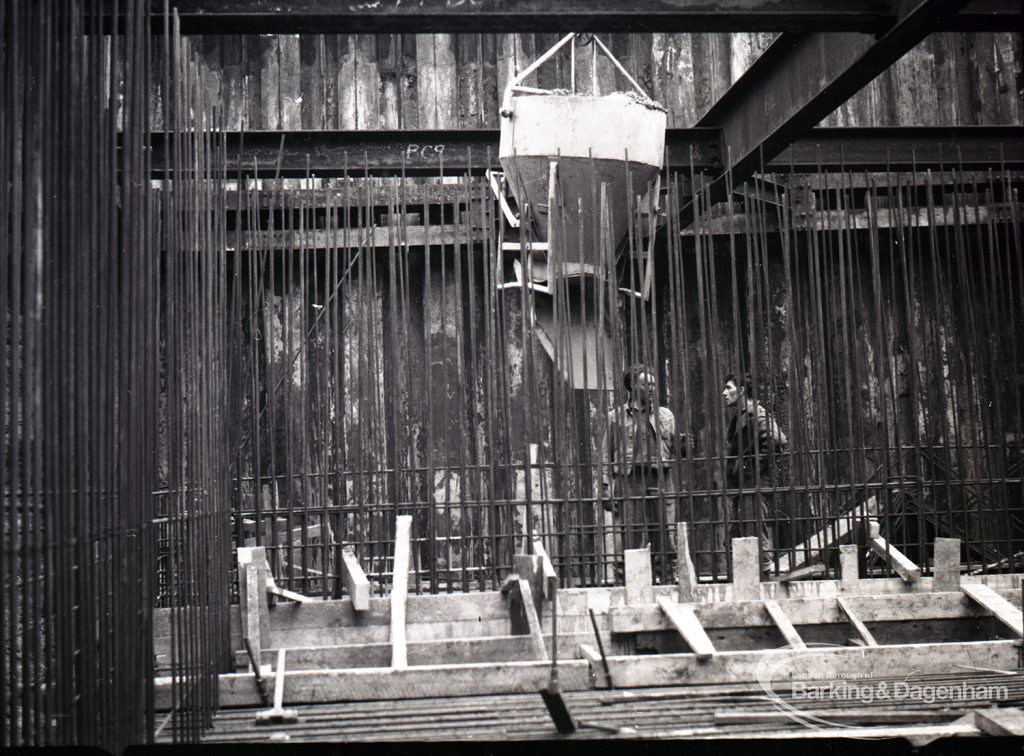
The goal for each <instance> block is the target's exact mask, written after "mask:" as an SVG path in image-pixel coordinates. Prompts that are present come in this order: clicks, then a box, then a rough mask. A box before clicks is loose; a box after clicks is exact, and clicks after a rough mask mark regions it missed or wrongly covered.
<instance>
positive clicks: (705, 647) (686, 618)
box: [658, 596, 715, 659]
mask: <svg viewBox="0 0 1024 756" xmlns="http://www.w3.org/2000/svg"><path fill="white" fill-rule="evenodd" d="M658 606H660V607H661V611H663V612H664V613H665V616H666V617H668V619H669V622H671V623H672V625H673V626H674V627H675V629H676V630H678V631H679V634H680V635H682V636H683V640H685V641H686V643H687V645H689V647H690V649H691V650H692V651H693V653H695V654H696V655H697V658H698V659H710V658H711V657H712V656H714V655H715V646H714V644H713V643H712V642H711V639H710V638H709V637H708V634H707V633H706V632H704V628H703V627H701V624H700V620H699V619H697V615H696V614H694V613H693V606H691V605H689V604H677V603H676V602H674V601H673V600H672V599H670V598H668V597H667V596H659V597H658Z"/></svg>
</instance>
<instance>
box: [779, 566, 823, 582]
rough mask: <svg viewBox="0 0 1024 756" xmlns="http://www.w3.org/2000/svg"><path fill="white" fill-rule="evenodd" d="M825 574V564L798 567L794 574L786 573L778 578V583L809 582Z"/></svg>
mask: <svg viewBox="0 0 1024 756" xmlns="http://www.w3.org/2000/svg"><path fill="white" fill-rule="evenodd" d="M824 574H825V565H823V564H820V563H818V564H807V565H804V566H803V567H798V568H796V569H795V570H793V571H792V572H786V573H783V574H781V575H779V577H778V578H777V580H776V582H778V583H783V584H785V583H793V582H796V581H797V580H808V579H810V578H814V577H818V576H819V575H824Z"/></svg>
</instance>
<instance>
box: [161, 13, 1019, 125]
mask: <svg viewBox="0 0 1024 756" xmlns="http://www.w3.org/2000/svg"><path fill="white" fill-rule="evenodd" d="M192 39H193V42H194V44H195V46H196V49H197V50H198V51H199V53H200V55H201V59H202V62H203V66H204V67H205V68H206V69H207V70H208V71H209V73H210V74H211V77H210V79H209V80H208V86H209V88H210V94H211V96H212V97H213V98H214V100H215V101H216V100H219V101H220V102H221V103H222V105H223V108H224V113H225V124H226V127H227V128H228V129H240V128H243V127H244V128H246V129H249V130H256V129H271V130H272V129H282V130H291V129H394V128H407V129H417V128H419V129H428V128H449V129H451V128H495V127H497V125H498V108H499V104H500V99H501V95H502V92H503V91H504V88H505V85H506V83H507V82H508V81H509V79H510V78H512V76H514V75H515V73H516V72H517V71H522V70H523V69H524V68H525V67H526V66H527V65H529V64H530V63H532V62H533V61H534V60H535V59H536V58H537V57H538V56H539V55H540V54H541V53H543V52H544V51H545V50H547V49H548V48H549V47H550V46H552V45H553V44H554V43H555V42H556V41H557V40H558V35H556V34H462V35H450V34H421V35H379V36H373V35H279V36H271V35H260V36H254V35H245V36H242V35H217V36H202V37H194V38H192ZM602 39H604V41H605V42H606V44H608V46H609V47H610V49H611V50H612V51H613V52H614V53H615V55H616V56H617V57H618V58H619V59H620V61H621V62H622V64H623V65H624V66H625V68H626V70H627V71H629V72H630V74H631V75H632V76H633V77H634V78H635V79H636V80H637V81H638V82H639V83H640V84H641V85H642V86H643V87H644V88H645V89H646V90H647V91H648V93H649V94H650V95H651V96H653V97H654V98H655V99H657V100H659V101H661V102H662V103H664V104H665V105H666V106H667V107H668V109H669V123H668V125H669V126H670V127H689V126H692V125H693V124H694V123H695V122H696V120H697V119H698V118H699V117H700V116H701V115H703V113H704V112H705V111H706V110H707V109H708V108H709V107H710V106H711V105H712V104H713V103H714V102H715V101H716V100H717V99H718V98H719V97H721V95H722V94H723V93H724V92H725V91H726V90H727V89H728V88H729V86H730V85H731V84H732V83H733V82H735V81H736V80H737V79H738V78H739V77H740V75H741V74H742V73H743V72H744V71H745V70H746V69H747V68H748V67H749V66H750V64H751V63H752V62H753V61H754V60H755V59H756V58H757V56H758V55H759V54H760V53H761V52H762V51H763V50H764V49H765V48H766V47H767V46H768V45H769V44H770V43H771V41H772V39H773V35H771V34H657V33H655V34H615V35H606V36H603V37H602ZM160 44H162V42H161V41H160V40H158V41H157V45H158V46H159V45H160ZM580 58H581V61H582V60H583V59H586V60H589V50H588V48H581V53H580ZM1022 58H1024V56H1022V51H1021V41H1020V35H1016V34H1012V33H1010V32H1007V33H1000V34H993V33H952V32H943V33H938V34H933V35H932V36H930V37H928V38H927V39H926V40H925V41H924V42H922V43H921V44H920V45H918V46H917V47H916V48H914V49H913V50H911V51H910V52H909V53H907V54H906V55H905V56H904V57H903V59H902V60H900V61H899V62H898V63H897V64H896V65H895V66H893V68H892V69H890V70H889V71H887V72H885V73H884V74H882V75H881V76H880V77H879V78H878V79H876V80H875V81H874V82H872V83H871V84H869V85H868V86H867V87H865V88H864V90H863V91H862V92H861V93H860V94H858V95H857V96H855V97H854V98H852V99H851V100H850V101H849V102H848V103H847V104H845V105H843V106H842V107H841V108H839V109H838V110H837V111H836V112H835V113H834V114H833V115H832V116H830V117H829V118H828V119H826V121H825V122H824V123H823V124H822V125H825V126H940V125H976V124H978V125H1002V124H1019V123H1021V122H1022V119H1024V98H1022V93H1021V80H1022V79H1021V75H1022ZM577 73H578V80H577V86H578V87H579V88H581V89H583V90H588V89H589V87H590V78H591V77H590V71H589V66H588V65H582V63H581V65H580V66H579V70H578V72H577ZM537 83H538V84H539V85H540V86H544V87H563V88H567V87H568V86H569V64H568V58H567V57H566V59H565V60H564V61H563V60H561V59H556V60H554V61H552V64H551V65H549V66H545V67H543V68H542V69H541V71H540V72H539V76H538V80H537ZM598 85H599V88H600V90H601V91H602V92H605V93H607V92H610V91H621V90H628V89H629V88H630V87H629V85H628V83H627V82H626V80H625V77H623V76H622V74H621V73H619V72H617V71H616V70H615V69H614V67H613V66H612V64H611V63H610V62H608V61H607V60H606V59H604V58H603V57H602V58H601V59H600V60H599V65H598ZM159 87H160V82H154V101H153V110H152V118H153V128H154V129H155V130H159V129H162V128H163V124H162V120H161V118H162V115H161V113H160V108H159V97H160V94H159Z"/></svg>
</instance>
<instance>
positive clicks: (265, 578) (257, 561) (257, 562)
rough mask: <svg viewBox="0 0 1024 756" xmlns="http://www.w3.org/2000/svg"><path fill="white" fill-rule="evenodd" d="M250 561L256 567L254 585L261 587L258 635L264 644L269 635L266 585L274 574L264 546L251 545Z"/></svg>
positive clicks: (268, 605) (268, 608) (268, 604)
mask: <svg viewBox="0 0 1024 756" xmlns="http://www.w3.org/2000/svg"><path fill="white" fill-rule="evenodd" d="M251 548H252V563H253V565H254V566H255V568H256V578H255V579H256V585H257V586H259V587H260V588H261V590H260V594H259V601H258V602H257V604H258V606H259V621H260V637H261V638H262V639H263V641H264V644H266V639H267V638H269V637H270V603H269V601H268V600H267V593H266V585H267V583H268V582H271V581H273V579H274V576H273V574H272V573H271V571H270V564H269V563H268V562H267V549H266V547H265V546H253V547H251Z"/></svg>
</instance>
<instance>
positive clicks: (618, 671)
mask: <svg viewBox="0 0 1024 756" xmlns="http://www.w3.org/2000/svg"><path fill="white" fill-rule="evenodd" d="M782 655H786V656H785V657H783V656H782ZM769 659H771V660H773V661H774V660H780V661H784V662H785V663H787V664H790V665H791V667H790V668H791V669H799V670H801V671H804V670H807V671H813V673H814V674H815V675H816V676H817V677H818V678H819V679H828V678H829V676H830V675H839V674H841V673H846V672H848V671H849V670H850V669H856V670H857V671H858V672H859V673H863V674H865V675H867V676H868V677H893V676H897V675H905V674H909V673H911V672H916V673H918V674H936V673H939V672H948V671H949V670H951V669H955V668H956V667H955V665H956V664H957V663H960V664H974V665H976V666H987V667H991V668H996V669H1016V665H1017V649H1016V646H1015V641H1010V640H1005V641H984V642H971V643H939V644H934V643H928V644H913V645H906V646H879V647H875V648H862V647H838V648H826V649H807V650H803V651H797V650H787V651H781V652H780V651H735V652H732V651H730V652H720V653H718V654H716V655H715V656H714V657H712V658H711V659H707V660H704V661H698V660H697V659H696V657H695V656H694V655H693V654H665V655H659V656H636V657H623V656H618V657H609V659H608V662H609V665H610V666H611V667H612V673H613V677H614V679H615V681H616V685H617V686H621V687H623V688H626V687H644V686H650V685H678V684H679V683H680V682H686V683H687V684H719V683H735V682H753V681H755V680H757V679H758V678H757V675H758V669H759V668H761V667H763V665H764V663H765V662H766V660H769ZM590 664H591V663H590V662H588V661H584V660H567V661H565V662H562V663H561V664H560V669H559V676H560V684H561V687H562V689H563V690H585V689H588V688H589V687H590V671H589V667H590ZM549 672H550V665H549V664H548V663H546V662H509V663H504V664H502V663H499V664H461V665H430V666H424V667H410V668H407V669H366V670H326V671H321V670H309V671H302V670H299V671H295V672H292V673H289V674H288V676H287V678H286V680H285V686H286V688H285V695H286V696H287V699H288V701H289V703H291V704H292V705H296V704H299V703H324V702H329V701H355V700H393V699H401V698H426V697H436V696H445V697H448V696H460V695H490V694H497V693H530V694H536V691H538V690H539V689H540V688H542V687H544V686H545V685H546V684H547V682H548V675H549ZM154 687H155V694H156V708H157V709H159V710H164V711H166V710H167V709H168V708H169V707H170V706H171V705H172V698H171V687H172V679H171V678H169V677H163V678H158V679H156V680H155V686H154ZM219 703H220V705H221V706H222V707H230V706H258V705H259V700H258V695H257V692H256V690H255V686H254V685H253V684H252V675H251V674H227V675H221V676H220V681H219Z"/></svg>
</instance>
